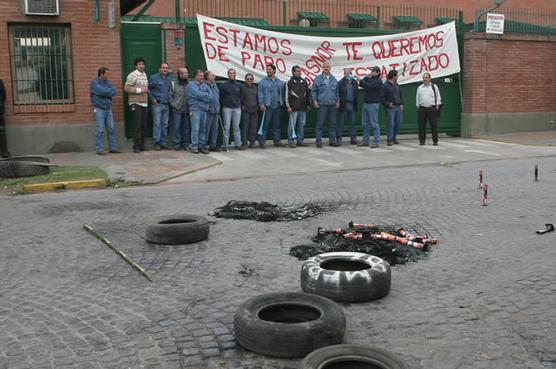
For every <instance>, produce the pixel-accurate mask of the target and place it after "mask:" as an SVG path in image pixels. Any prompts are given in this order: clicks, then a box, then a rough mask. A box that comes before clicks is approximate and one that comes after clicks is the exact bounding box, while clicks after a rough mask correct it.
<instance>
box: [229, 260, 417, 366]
mask: <svg viewBox="0 0 556 369" xmlns="http://www.w3.org/2000/svg"><path fill="white" fill-rule="evenodd" d="M390 284H391V268H390V265H389V264H388V263H387V262H386V261H384V260H382V259H380V258H378V257H376V256H372V255H367V254H362V253H355V252H333V253H326V254H321V255H317V256H315V257H313V258H310V259H308V260H307V261H305V262H304V263H303V266H302V268H301V289H302V290H303V291H304V292H305V293H272V294H265V295H259V296H256V297H254V298H251V299H249V300H247V301H245V302H244V303H243V304H242V305H240V307H239V308H238V310H237V312H236V314H235V316H234V332H235V337H236V340H237V342H238V343H239V344H240V345H241V346H243V347H244V348H246V349H247V350H250V351H253V352H256V353H259V354H263V355H267V356H274V357H285V358H296V357H304V356H306V357H305V359H304V360H303V361H302V362H301V364H300V369H347V368H350V369H407V368H408V367H407V365H406V364H405V363H404V362H403V361H401V360H400V359H398V358H397V357H396V356H395V355H394V354H392V353H390V352H388V351H385V350H382V349H378V348H374V347H371V346H361V345H346V344H341V343H342V341H343V337H344V333H345V327H346V319H345V315H344V312H343V310H342V308H341V307H340V306H339V305H338V304H336V303H335V302H334V301H337V302H362V301H369V300H375V299H379V298H381V297H384V296H386V295H387V294H388V292H389V291H390Z"/></svg>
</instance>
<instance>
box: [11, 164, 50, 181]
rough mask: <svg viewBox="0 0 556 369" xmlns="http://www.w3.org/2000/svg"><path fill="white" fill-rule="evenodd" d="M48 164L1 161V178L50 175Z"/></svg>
mask: <svg viewBox="0 0 556 369" xmlns="http://www.w3.org/2000/svg"><path fill="white" fill-rule="evenodd" d="M51 165H52V164H48V163H36V162H29V161H18V160H2V161H0V178H19V177H31V176H39V175H44V174H48V173H50V166H51Z"/></svg>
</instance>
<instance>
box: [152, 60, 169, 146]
mask: <svg viewBox="0 0 556 369" xmlns="http://www.w3.org/2000/svg"><path fill="white" fill-rule="evenodd" d="M172 81H173V79H172V76H171V75H170V66H169V65H168V63H166V62H162V63H160V66H159V69H158V73H156V74H155V75H154V76H152V77H151V78H150V79H149V100H150V102H151V106H152V113H153V140H154V146H153V149H154V150H160V149H166V145H167V144H168V118H169V116H170V93H171V91H172Z"/></svg>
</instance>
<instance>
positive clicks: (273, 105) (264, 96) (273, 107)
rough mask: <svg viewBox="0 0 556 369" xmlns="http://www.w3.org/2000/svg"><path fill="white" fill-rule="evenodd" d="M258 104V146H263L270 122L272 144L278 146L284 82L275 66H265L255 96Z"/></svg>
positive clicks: (280, 144) (279, 144)
mask: <svg viewBox="0 0 556 369" xmlns="http://www.w3.org/2000/svg"><path fill="white" fill-rule="evenodd" d="M257 98H258V100H259V106H260V109H261V111H262V112H263V117H264V119H263V123H262V124H263V126H262V127H261V128H262V134H260V135H259V146H260V148H261V149H264V148H265V142H266V133H267V128H268V126H269V125H270V122H272V138H273V140H274V146H277V147H280V146H282V143H280V112H281V111H282V106H284V82H282V81H280V80H279V79H278V78H277V77H276V66H275V65H274V64H269V65H267V66H266V77H265V78H263V79H262V80H261V82H259V92H258V96H257Z"/></svg>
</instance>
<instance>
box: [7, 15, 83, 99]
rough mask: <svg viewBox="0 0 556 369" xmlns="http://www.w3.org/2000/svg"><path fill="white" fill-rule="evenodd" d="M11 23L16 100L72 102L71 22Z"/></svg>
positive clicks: (11, 54)
mask: <svg viewBox="0 0 556 369" xmlns="http://www.w3.org/2000/svg"><path fill="white" fill-rule="evenodd" d="M8 27H9V34H10V39H9V42H10V57H11V66H12V69H11V71H12V85H13V96H14V99H13V100H14V104H15V105H64V104H73V102H74V90H73V67H72V53H71V28H70V26H69V25H64V24H42V23H41V24H38V23H35V24H28V23H17V24H15V23H12V24H9V26H8Z"/></svg>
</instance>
